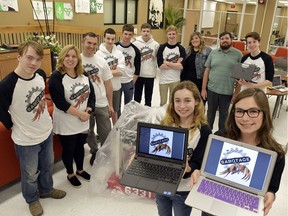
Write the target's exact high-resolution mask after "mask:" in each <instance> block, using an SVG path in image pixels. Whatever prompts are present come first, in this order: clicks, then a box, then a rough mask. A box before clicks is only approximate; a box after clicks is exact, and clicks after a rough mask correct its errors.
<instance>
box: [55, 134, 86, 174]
mask: <svg viewBox="0 0 288 216" xmlns="http://www.w3.org/2000/svg"><path fill="white" fill-rule="evenodd" d="M86 138H87V134H73V135H59V139H60V142H61V145H62V148H63V151H62V161H63V163H64V166H65V168H66V171H67V173H68V174H72V173H74V171H73V160H74V161H75V163H76V168H77V170H83V162H84V144H85V143H86Z"/></svg>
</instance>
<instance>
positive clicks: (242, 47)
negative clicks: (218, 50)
mask: <svg viewBox="0 0 288 216" xmlns="http://www.w3.org/2000/svg"><path fill="white" fill-rule="evenodd" d="M232 46H233V47H234V48H236V49H238V50H240V51H245V50H246V49H245V46H246V44H245V42H244V41H232Z"/></svg>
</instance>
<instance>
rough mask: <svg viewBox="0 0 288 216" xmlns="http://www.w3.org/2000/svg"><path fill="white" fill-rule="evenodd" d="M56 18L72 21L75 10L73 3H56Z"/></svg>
mask: <svg viewBox="0 0 288 216" xmlns="http://www.w3.org/2000/svg"><path fill="white" fill-rule="evenodd" d="M55 16H56V19H58V20H72V19H73V9H72V4H71V3H63V2H55Z"/></svg>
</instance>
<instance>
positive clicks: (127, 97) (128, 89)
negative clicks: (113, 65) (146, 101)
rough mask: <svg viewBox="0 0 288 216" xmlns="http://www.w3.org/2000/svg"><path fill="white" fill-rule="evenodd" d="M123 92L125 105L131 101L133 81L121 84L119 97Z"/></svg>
mask: <svg viewBox="0 0 288 216" xmlns="http://www.w3.org/2000/svg"><path fill="white" fill-rule="evenodd" d="M123 92H124V104H127V103H129V102H130V101H131V100H132V99H133V92H134V83H133V81H131V82H129V83H122V84H121V97H122V93H123ZM120 104H121V103H120Z"/></svg>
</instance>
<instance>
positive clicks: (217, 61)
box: [201, 32, 242, 130]
mask: <svg viewBox="0 0 288 216" xmlns="http://www.w3.org/2000/svg"><path fill="white" fill-rule="evenodd" d="M219 39H220V48H218V49H215V50H213V51H212V52H211V53H210V55H209V57H208V59H207V61H206V63H205V67H206V69H205V71H204V76H203V85H202V91H201V95H202V97H203V99H204V100H205V99H206V98H207V102H208V110H207V118H208V123H209V125H210V127H211V130H212V129H213V124H214V120H215V114H216V111H217V109H219V122H218V127H219V128H218V129H219V130H221V129H223V128H224V125H225V121H226V118H227V116H228V109H229V105H230V103H231V100H232V97H233V94H235V95H237V94H236V92H234V87H235V79H233V78H231V73H232V71H233V68H234V65H235V63H237V62H240V61H241V58H242V53H241V52H240V51H239V50H237V49H235V48H233V47H232V35H231V33H229V32H222V33H221V34H220V36H219Z"/></svg>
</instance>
